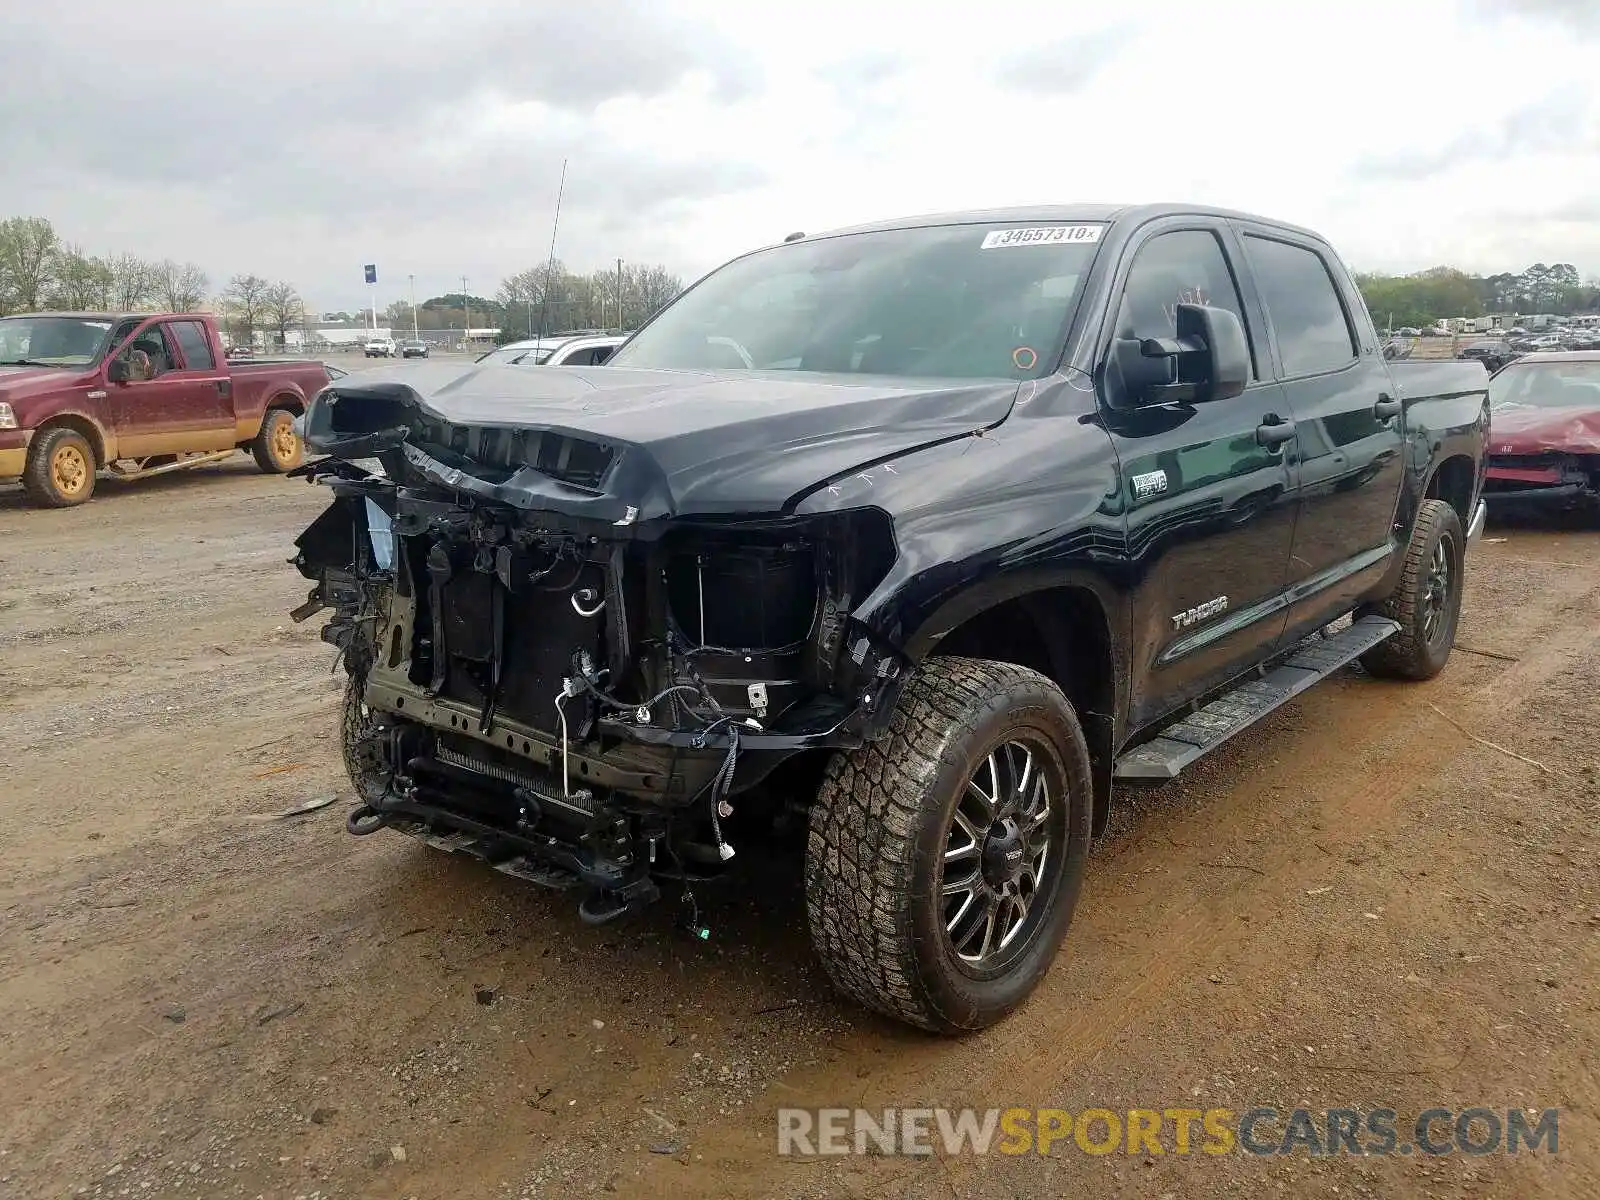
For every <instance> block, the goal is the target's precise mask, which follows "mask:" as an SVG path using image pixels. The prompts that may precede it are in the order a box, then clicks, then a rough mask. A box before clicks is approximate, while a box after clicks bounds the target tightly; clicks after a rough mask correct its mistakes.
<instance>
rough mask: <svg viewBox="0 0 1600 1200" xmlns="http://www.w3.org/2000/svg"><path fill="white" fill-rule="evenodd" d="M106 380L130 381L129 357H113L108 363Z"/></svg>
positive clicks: (115, 381) (113, 381)
mask: <svg viewBox="0 0 1600 1200" xmlns="http://www.w3.org/2000/svg"><path fill="white" fill-rule="evenodd" d="M106 382H107V383H127V382H128V360H127V359H125V358H113V359H112V360H111V361H110V362H109V363H107V364H106Z"/></svg>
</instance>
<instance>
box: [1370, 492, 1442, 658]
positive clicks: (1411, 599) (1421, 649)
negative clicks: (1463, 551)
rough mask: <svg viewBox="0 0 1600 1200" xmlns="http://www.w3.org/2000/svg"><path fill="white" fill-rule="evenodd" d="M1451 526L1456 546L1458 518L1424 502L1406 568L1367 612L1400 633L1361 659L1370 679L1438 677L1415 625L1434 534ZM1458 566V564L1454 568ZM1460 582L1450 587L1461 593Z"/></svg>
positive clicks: (1433, 502)
mask: <svg viewBox="0 0 1600 1200" xmlns="http://www.w3.org/2000/svg"><path fill="white" fill-rule="evenodd" d="M1450 524H1454V525H1455V527H1456V528H1455V534H1456V538H1457V544H1458V546H1459V544H1460V538H1461V518H1460V517H1458V516H1457V515H1456V510H1455V509H1453V508H1451V507H1450V505H1449V503H1448V502H1446V501H1444V500H1424V501H1423V502H1422V506H1421V508H1420V509H1418V511H1417V520H1416V524H1415V525H1413V526H1412V530H1411V541H1410V542H1409V543H1408V544H1407V545H1406V557H1405V564H1404V566H1403V567H1402V568H1401V570H1400V581H1399V583H1397V584H1396V585H1395V589H1394V591H1393V592H1391V593H1390V594H1389V596H1388V597H1387V598H1386V599H1384V600H1383V601H1381V602H1380V603H1378V604H1375V605H1373V606H1371V607H1370V608H1369V609H1367V610H1366V611H1368V612H1371V613H1375V614H1376V615H1378V616H1382V617H1388V618H1389V619H1390V620H1391V621H1394V622H1395V623H1396V624H1398V625H1399V626H1400V632H1398V633H1396V634H1395V635H1394V636H1393V637H1390V638H1386V639H1384V640H1383V641H1381V642H1379V643H1378V644H1377V645H1376V646H1374V647H1373V648H1372V649H1371V650H1369V651H1367V652H1366V653H1365V654H1364V655H1362V656H1361V665H1362V666H1363V667H1365V668H1366V669H1367V671H1368V672H1369V673H1371V674H1373V675H1376V676H1378V677H1380V678H1383V679H1411V680H1423V679H1431V678H1432V677H1433V676H1434V675H1436V674H1438V669H1437V668H1435V667H1432V666H1431V665H1430V663H1429V659H1428V647H1427V644H1426V643H1425V642H1424V641H1423V640H1422V636H1421V631H1420V629H1419V625H1418V621H1417V608H1418V605H1420V604H1421V602H1422V590H1423V584H1424V581H1425V579H1426V577H1427V574H1428V565H1429V559H1430V557H1431V555H1432V553H1433V543H1434V538H1435V534H1436V533H1438V532H1439V531H1441V530H1442V529H1443V528H1444V527H1445V526H1447V525H1450ZM1457 565H1459V564H1457ZM1461 584H1462V580H1461V579H1460V572H1459V571H1457V572H1456V579H1455V581H1454V583H1453V586H1454V587H1455V588H1457V589H1458V590H1459V589H1460V587H1461Z"/></svg>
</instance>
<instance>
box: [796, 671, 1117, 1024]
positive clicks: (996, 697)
mask: <svg viewBox="0 0 1600 1200" xmlns="http://www.w3.org/2000/svg"><path fill="white" fill-rule="evenodd" d="M991 771H992V772H993V774H991V773H990V772H991ZM1041 784H1042V786H1040V785H1041ZM975 788H976V791H975V790H974V789H975ZM1091 795H1092V791H1091V786H1090V764H1089V749H1088V746H1087V744H1086V742H1085V741H1084V736H1083V731H1082V729H1081V728H1080V726H1079V724H1078V718H1077V715H1076V714H1075V713H1074V712H1073V710H1072V706H1071V704H1069V703H1068V701H1067V699H1066V697H1065V696H1063V695H1062V694H1061V691H1060V689H1058V688H1057V687H1056V686H1055V684H1053V683H1051V682H1050V680H1048V679H1046V678H1045V677H1044V676H1043V675H1040V674H1039V673H1038V672H1036V671H1030V670H1028V669H1026V668H1024V667H1019V666H1014V665H1012V664H1010V663H1002V662H991V661H988V660H983V659H973V658H956V657H942V656H941V657H937V658H931V659H929V660H927V661H926V662H925V663H923V665H922V667H921V668H920V669H919V670H918V671H917V673H916V674H915V675H914V676H913V677H912V678H911V679H910V680H909V681H908V682H907V684H906V687H905V691H904V693H903V694H902V696H901V698H900V703H899V705H898V707H897V709H896V711H895V714H894V716H893V718H892V721H891V724H890V727H889V733H888V734H887V735H886V736H885V737H884V738H882V739H880V740H879V741H877V742H872V743H869V744H867V745H865V746H863V747H861V748H860V749H857V750H852V751H849V752H845V753H840V754H836V755H835V756H834V757H833V759H832V761H831V762H830V763H829V764H828V768H827V771H826V773H825V776H824V779H823V784H822V787H821V789H820V790H819V792H818V795H817V799H816V801H815V803H814V804H813V805H812V809H811V817H810V837H809V843H808V847H807V855H806V911H807V917H808V919H809V924H810V929H811V939H812V943H813V945H814V946H815V948H816V951H817V954H818V956H819V957H820V958H821V960H822V965H823V968H824V969H825V970H826V971H827V974H828V977H829V978H830V979H831V980H832V981H833V984H834V986H835V987H837V988H838V989H839V990H840V991H841V992H843V993H844V994H846V995H847V996H850V997H852V998H853V999H855V1000H857V1001H859V1002H860V1003H862V1004H864V1005H866V1006H867V1007H869V1008H873V1009H876V1010H877V1011H879V1012H882V1013H885V1014H887V1015H888V1016H891V1017H894V1018H896V1019H897V1020H900V1021H905V1022H907V1023H909V1024H911V1025H916V1026H919V1027H921V1028H923V1029H928V1030H932V1031H934V1032H938V1033H962V1032H967V1031H971V1030H976V1029H982V1028H984V1027H985V1026H987V1025H991V1024H993V1023H994V1022H996V1021H998V1020H1000V1019H1001V1018H1002V1017H1004V1016H1005V1015H1006V1014H1007V1013H1009V1012H1010V1011H1011V1010H1012V1009H1014V1008H1016V1007H1017V1005H1019V1004H1021V1003H1022V1001H1023V1000H1024V999H1026V997H1027V996H1028V995H1029V993H1031V992H1032V991H1033V989H1034V987H1035V986H1036V985H1037V984H1038V982H1039V980H1040V979H1041V978H1042V977H1043V976H1044V973H1045V971H1046V970H1047V969H1048V968H1049V966H1050V963H1051V962H1052V960H1053V959H1054V958H1055V955H1056V951H1057V949H1058V948H1059V947H1060V944H1061V939H1062V938H1063V936H1065V934H1066V930H1067V925H1068V924H1069V923H1070V921H1071V919H1072V912H1073V909H1074V907H1075V906H1076V904H1077V898H1078V889H1079V886H1080V884H1081V882H1082V878H1083V865H1084V858H1085V855H1086V854H1087V851H1088V847H1089V837H1090V816H1091V803H1090V799H1091ZM991 798H993V799H997V800H998V801H999V803H998V804H994V803H989V802H988V801H990V800H991ZM1008 931H1009V932H1008Z"/></svg>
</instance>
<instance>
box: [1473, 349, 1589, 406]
mask: <svg viewBox="0 0 1600 1200" xmlns="http://www.w3.org/2000/svg"><path fill="white" fill-rule="evenodd" d="M1489 405H1490V407H1491V408H1595V409H1600V359H1597V360H1595V361H1592V362H1553V363H1529V362H1522V363H1512V364H1511V365H1510V366H1509V367H1506V368H1505V369H1504V370H1503V371H1501V372H1500V373H1499V374H1497V375H1496V376H1495V377H1494V378H1493V379H1491V380H1490V381H1489Z"/></svg>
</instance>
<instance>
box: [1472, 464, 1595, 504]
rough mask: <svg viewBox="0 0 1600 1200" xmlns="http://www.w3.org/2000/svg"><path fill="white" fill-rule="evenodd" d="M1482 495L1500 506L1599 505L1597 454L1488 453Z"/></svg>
mask: <svg viewBox="0 0 1600 1200" xmlns="http://www.w3.org/2000/svg"><path fill="white" fill-rule="evenodd" d="M1484 499H1485V500H1486V501H1488V503H1489V504H1490V505H1491V506H1494V507H1497V508H1501V509H1511V508H1530V509H1531V508H1545V509H1557V510H1566V509H1579V508H1595V507H1600V454H1580V453H1567V452H1564V451H1560V450H1543V451H1538V452H1535V453H1528V454H1511V453H1500V454H1491V455H1490V456H1489V463H1488V470H1487V472H1486V473H1485V479H1484Z"/></svg>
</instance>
